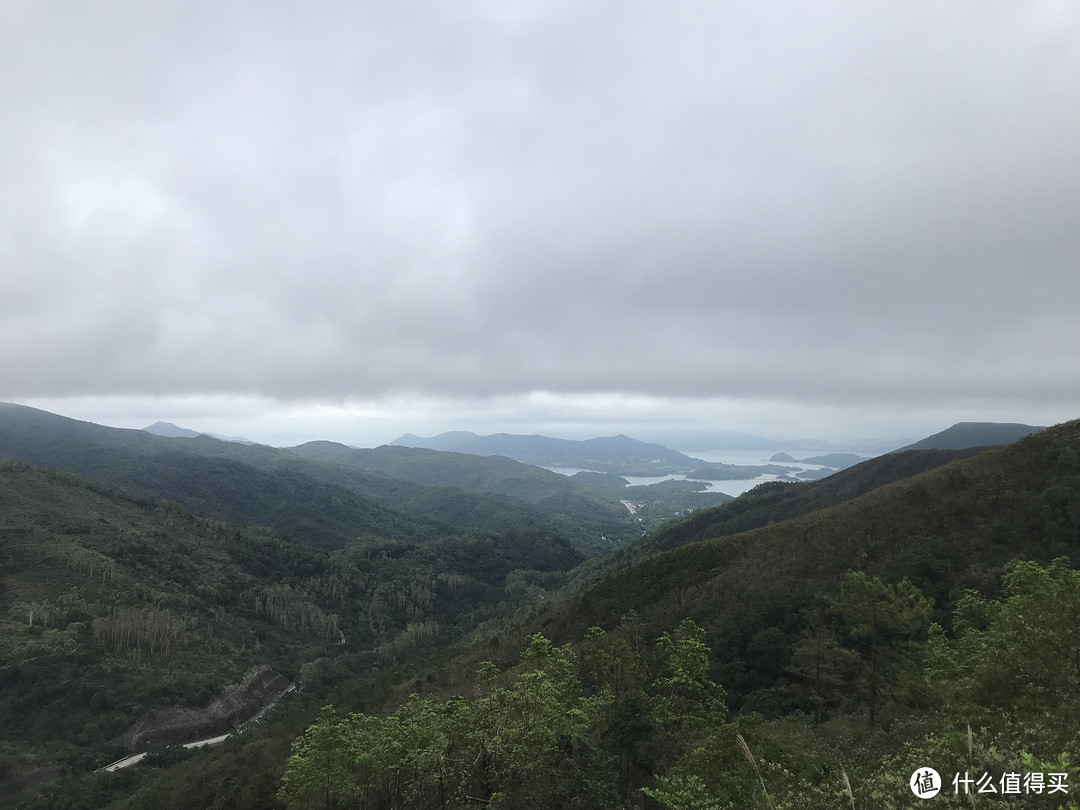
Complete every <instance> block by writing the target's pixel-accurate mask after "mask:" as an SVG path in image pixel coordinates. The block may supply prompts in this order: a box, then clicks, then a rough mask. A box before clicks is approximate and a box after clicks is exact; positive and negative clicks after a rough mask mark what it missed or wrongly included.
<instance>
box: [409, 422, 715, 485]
mask: <svg viewBox="0 0 1080 810" xmlns="http://www.w3.org/2000/svg"><path fill="white" fill-rule="evenodd" d="M391 444H392V445H404V446H406V447H419V448H426V449H431V450H449V451H453V452H456V453H472V454H475V455H481V456H506V457H507V458H512V459H515V460H516V461H522V462H525V463H527V464H535V465H537V466H540V467H579V468H582V469H586V470H596V471H599V472H614V473H617V474H619V475H635V474H636V475H666V474H668V473H674V474H679V473H687V472H690V471H691V470H693V469H694V467H695V466H700V465H701V463H702V462H701V460H700V459H695V458H691V457H690V456H686V455H683V454H682V453H680V452H679V451H677V450H672V449H671V448H670V447H664V446H663V445H661V444H653V443H649V442H641V441H638V440H637V439H632V438H630V437H629V436H623V435H621V434H620V435H618V436H602V437H598V438H594V439H585V440H584V441H576V440H572V439H555V438H551V437H549V436H535V435H529V436H525V435H519V434H512V433H495V434H492V435H490V436H478V435H476V434H475V433H468V432H465V431H454V432H451V433H444V434H440V435H439V436H434V437H432V438H423V437H420V436H414V435H412V434H406V435H405V436H402V437H400V438H398V439H395V440H394V441H393V442H391Z"/></svg>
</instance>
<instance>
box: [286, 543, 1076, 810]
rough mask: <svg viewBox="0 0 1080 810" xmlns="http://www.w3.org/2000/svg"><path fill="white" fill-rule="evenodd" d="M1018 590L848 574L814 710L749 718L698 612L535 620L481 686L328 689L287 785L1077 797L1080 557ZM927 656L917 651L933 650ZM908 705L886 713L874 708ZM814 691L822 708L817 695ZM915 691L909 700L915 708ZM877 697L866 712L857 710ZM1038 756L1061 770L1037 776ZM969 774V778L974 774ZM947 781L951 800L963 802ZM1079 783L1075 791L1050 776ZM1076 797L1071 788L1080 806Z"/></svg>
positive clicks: (819, 631)
mask: <svg viewBox="0 0 1080 810" xmlns="http://www.w3.org/2000/svg"><path fill="white" fill-rule="evenodd" d="M1003 591H1004V595H1003V598H1002V599H1000V600H985V599H983V598H981V597H979V596H978V595H976V594H974V593H968V594H965V596H964V597H963V598H962V599H961V601H960V603H959V604H958V606H957V608H956V610H955V613H954V615H953V616H952V624H953V627H954V635H955V640H950V639H948V638H947V637H946V635H945V632H944V630H943V629H942V628H941V626H940V625H937V624H934V625H930V627H929V640H928V641H927V640H925V638H926V632H927V621H928V617H929V614H930V612H931V603H930V600H928V599H927V598H926V597H925V596H923V595H922V594H921V593H919V591H918V589H917V588H915V587H914V586H913V585H912V584H911V583H910V582H908V581H906V580H904V581H902V582H900V583H898V584H896V585H888V584H886V583H884V582H882V581H881V580H879V579H877V578H874V577H869V576H867V575H866V574H863V573H861V572H849V573H848V574H847V575H846V576H845V577H844V579H843V582H842V583H841V585H840V587H839V588H838V589H837V591H836V592H835V593H832V594H827V595H825V598H824V599H823V605H824V606H825V610H824V613H823V616H822V618H821V619H820V620H819V621H818V622H817V623H815V624H812V625H810V626H809V627H807V628H806V629H805V631H804V633H803V634H802V637H801V638H800V640H799V642H798V644H797V645H796V646H795V648H794V650H793V655H792V658H791V660H790V662H789V664H788V670H789V674H790V676H791V682H790V685H789V687H788V688H789V690H790V692H791V693H792V695H793V696H795V697H796V698H797V699H799V700H801V701H802V702H803V703H804V705H805V706H806V709H807V710H806V711H804V712H800V713H789V714H788V715H787V716H786V717H784V718H783V719H777V720H769V719H766V718H764V717H762V716H761V715H758V714H748V713H743V714H741V715H739V716H735V717H732V716H730V715H729V713H728V711H727V707H726V705H725V692H724V689H723V687H722V686H721V685H720V684H719V683H717V681H716V680H715V679H714V675H713V667H712V666H711V663H710V658H711V657H712V656H711V651H710V650H709V648H708V647H707V645H706V644H705V631H704V630H703V629H702V628H701V627H699V626H698V625H697V624H696V623H694V622H693V621H691V620H689V619H686V620H683V621H682V622H680V623H679V625H678V626H677V627H676V628H675V629H674V630H673V631H672V632H665V633H663V634H662V635H661V636H660V637H659V639H657V640H656V641H655V645H650V644H648V643H646V642H647V639H646V638H645V637H644V634H643V632H642V627H641V624H640V621H639V620H638V619H637V616H636V614H629V615H627V616H625V617H624V618H623V620H622V621H621V622H620V624H619V625H618V627H616V628H614V629H613V631H612V632H610V633H606V632H605V631H604V630H603V629H602V628H599V627H592V628H589V629H588V630H587V631H586V632H585V634H584V636H583V638H582V639H581V640H579V642H578V643H577V644H576V645H574V646H571V645H566V646H564V647H561V648H555V647H553V645H552V644H551V642H550V641H549V640H548V639H547V638H545V637H544V636H542V635H540V634H535V635H533V636H532V637H531V638H529V639H528V641H527V644H526V646H525V648H524V651H523V654H522V659H521V663H520V664H519V665H518V666H517V667H515V668H514V670H513V671H512V672H510V673H507V674H505V675H500V673H499V671H498V669H497V667H495V665H494V664H492V663H491V662H485V663H483V664H481V665H480V666H479V668H478V670H477V676H476V684H475V688H474V690H473V693H472V695H471V699H465V698H462V697H453V698H449V699H443V700H440V699H437V698H434V697H427V698H421V697H419V696H417V695H415V694H414V695H413V696H412V697H411V698H410V699H409V700H407V701H406V702H405V703H403V704H402V705H400V706H399V707H398V708H397V709H396V710H395V711H393V712H392V713H391V714H389V715H387V716H385V717H378V716H372V715H366V714H362V713H351V714H348V715H342V714H339V713H338V712H336V711H335V710H334V709H333V707H331V706H327V707H325V708H324V709H323V711H322V713H321V714H320V716H319V718H318V719H317V720H316V722H315V723H314V724H313V725H311V726H310V727H309V728H308V729H307V730H306V731H305V732H304V733H303V734H302V735H301V736H300V737H298V739H297V740H296V742H295V743H294V745H293V754H292V757H291V758H290V760H289V763H288V767H287V769H286V770H285V773H284V776H283V779H282V787H281V790H280V792H279V798H280V800H281V801H282V802H283V803H284V804H285V805H286V806H287V807H295V808H310V807H326V808H338V807H341V808H346V807H363V808H391V807H393V808H417V809H418V810H419V809H420V808H465V807H475V806H476V804H477V803H480V804H484V805H486V806H488V807H492V808H516V807H530V808H538V809H539V808H551V809H552V810H555V809H556V808H566V807H582V808H585V807H589V808H613V809H614V808H619V807H642V806H646V805H648V806H652V807H664V808H672V810H683V809H684V808H717V809H719V808H746V807H770V808H793V809H794V808H807V810H811V809H812V808H831V807H838V806H845V805H848V803H849V802H850V805H848V806H851V807H890V808H899V807H907V806H910V804H911V799H912V793H911V791H910V789H909V784H908V782H909V777H910V775H911V774H912V773H914V772H916V771H917V770H918V769H919V768H923V767H927V766H930V765H932V766H934V767H935V768H936V769H938V770H940V771H941V772H943V773H945V774H946V779H947V780H948V779H949V778H950V777H949V776H948V775H949V774H953V773H955V774H961V773H967V774H971V776H970V778H971V779H972V780H973V782H977V780H981V779H982V778H983V774H992V775H993V782H994V783H995V784H996V786H997V787H996V789H997V791H998V793H999V794H1001V793H1003V792H1004V790H1005V789H1006V787H1007V785H1006V784H1005V783H1004V782H1002V781H1001V780H1002V779H1003V778H1004V776H1005V774H1015V775H1016V782H1015V791H1014V793H1015V795H994V794H990V795H986V794H984V795H980V796H978V801H979V804H980V805H981V806H989V807H994V806H1017V804H1016V800H1017V799H1019V798H1020V797H1021V796H1022V799H1023V806H1024V807H1030V808H1037V807H1047V808H1053V807H1063V806H1065V804H1066V803H1067V802H1068V800H1069V794H1068V786H1069V784H1070V781H1071V784H1072V787H1073V789H1074V790H1075V787H1076V784H1077V781H1076V780H1077V778H1078V777H1080V768H1075V767H1073V766H1072V764H1071V763H1074V762H1076V758H1077V756H1080V739H1078V738H1077V736H1076V734H1075V728H1076V725H1075V723H1076V721H1077V719H1080V715H1078V711H1080V670H1078V669H1077V661H1076V652H1075V651H1076V650H1077V649H1078V648H1080V623H1077V622H1076V621H1075V620H1074V621H1072V622H1070V623H1069V624H1067V625H1065V626H1062V625H1061V624H1059V620H1060V618H1061V616H1062V614H1065V615H1070V616H1073V617H1076V616H1080V572H1077V571H1075V570H1073V569H1072V568H1070V566H1069V565H1068V564H1067V562H1066V561H1065V560H1057V561H1055V562H1053V563H1052V564H1051V565H1049V566H1042V565H1040V564H1038V563H1033V562H1017V563H1014V564H1011V565H1009V566H1008V567H1007V569H1006V573H1005V577H1004V588H1003ZM920 662H921V666H920ZM884 704H887V705H889V707H890V709H891V710H892V711H893V712H894V713H895V714H896V715H897V717H896V719H894V721H893V722H892V723H891V724H890V727H889V729H888V731H887V732H884V733H879V732H876V730H875V713H876V711H877V709H878V708H879V706H881V705H884ZM811 707H812V708H811ZM900 710H903V711H904V714H905V717H904V718H903V719H900V718H899V712H900ZM863 717H868V719H869V723H868V727H867V728H865V729H860V728H858V726H857V725H856V723H857V722H858V720H860V719H861V718H863ZM1033 772H1035V773H1038V774H1041V775H1042V776H1043V778H1044V783H1045V784H1044V790H1043V791H1042V792H1040V793H1037V794H1036V793H1033V792H1030V791H1028V790H1025V789H1024V787H1023V782H1022V781H1021V780H1022V778H1023V776H1026V775H1027V774H1030V773H1033ZM965 778H968V777H965ZM967 784H968V785H969V788H968V790H969V791H970V792H969V793H967V794H966V795H965V793H964V786H963V784H960V783H958V784H957V787H956V788H954V789H953V790H954V792H953V793H952V795H949V790H948V787H949V785H946V786H945V787H946V790H945V795H944V796H942V798H941V799H940V800H939V806H952V807H968V806H970V803H971V802H973V801H974V798H975V796H974V794H975V793H976V791H977V790H978V784H973V783H971V782H969V783H967ZM1053 785H1062V786H1064V787H1065V790H1064V791H1062V790H1053V789H1052V786H1053ZM1070 806H1071V807H1075V806H1076V805H1075V804H1073V805H1070Z"/></svg>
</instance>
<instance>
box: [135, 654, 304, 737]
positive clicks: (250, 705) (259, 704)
mask: <svg viewBox="0 0 1080 810" xmlns="http://www.w3.org/2000/svg"><path fill="white" fill-rule="evenodd" d="M291 686H292V684H291V683H289V681H287V680H286V679H285V678H284V677H282V676H281V675H279V674H278V673H277V672H275V671H274V670H272V669H270V667H268V666H265V665H264V666H260V667H256V668H255V669H252V670H251V671H250V672H248V673H247V674H246V675H245V676H244V678H243V680H241V681H240V682H239V683H235V684H230V685H229V686H226V687H225V688H224V689H223V690H222V693H221V695H220V696H218V697H216V698H214V699H213V700H212V701H210V703H209V704H208V705H207V706H206V707H204V708H202V709H185V708H181V707H179V706H174V707H171V708H167V709H154V710H153V711H151V712H148V713H147V714H145V715H143V716H142V717H140V718H139V720H138V721H136V722H135V724H134V725H132V726H131V727H130V728H129V729H128V730H127V731H125V732H124V733H123V734H122V735H121V736H120V740H121V742H122V743H123V744H124V745H126V746H127V747H128V748H129V749H130V750H132V751H141V750H146V749H148V748H153V747H154V746H157V745H177V744H182V743H188V742H192V741H194V740H198V739H200V738H203V737H213V736H216V735H218V734H225V733H227V732H230V731H232V730H233V729H234V728H236V727H237V726H239V725H240V724H241V723H243V722H245V721H246V720H247V719H248V718H250V717H252V716H253V715H255V714H257V713H258V712H259V711H260V710H261V709H262V708H263V707H264V706H266V705H267V704H270V703H273V702H274V701H275V700H277V699H278V698H279V697H281V695H283V694H284V693H285V692H286V691H287V690H288V689H289V688H290V687H291Z"/></svg>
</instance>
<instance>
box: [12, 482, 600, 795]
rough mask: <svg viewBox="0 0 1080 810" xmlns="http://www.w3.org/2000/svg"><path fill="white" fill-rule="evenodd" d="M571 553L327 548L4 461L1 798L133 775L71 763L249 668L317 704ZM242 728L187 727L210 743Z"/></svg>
mask: <svg viewBox="0 0 1080 810" xmlns="http://www.w3.org/2000/svg"><path fill="white" fill-rule="evenodd" d="M581 560H582V556H581V554H580V553H579V552H577V551H575V550H574V549H573V548H572V547H571V546H570V545H569V544H567V543H566V541H564V540H561V539H559V538H556V537H554V536H552V535H550V534H547V533H545V532H543V531H542V530H539V529H513V530H509V531H507V532H503V533H501V534H496V533H483V532H473V533H470V534H468V535H459V536H454V537H439V538H435V539H432V540H429V541H427V542H425V543H422V544H416V543H410V542H405V541H402V540H395V539H392V538H379V537H375V536H365V537H361V538H359V539H355V540H353V541H351V542H350V543H348V544H346V545H344V546H343V547H342V548H340V549H338V550H336V551H335V552H333V553H328V552H326V551H322V550H319V549H316V548H314V547H312V546H311V545H308V544H304V543H299V542H296V541H292V540H290V539H288V538H287V537H284V536H281V535H278V534H276V533H274V532H273V531H271V530H269V529H263V528H258V527H250V528H245V529H238V528H235V527H233V526H230V525H228V524H226V523H223V522H221V521H217V520H214V519H209V518H204V517H200V516H197V515H195V514H193V513H191V512H189V511H188V510H187V509H186V508H184V507H182V506H179V505H177V504H175V503H172V502H168V501H163V500H159V499H156V498H152V497H148V496H145V495H140V494H134V493H130V492H127V491H124V490H121V489H119V488H117V487H115V486H113V485H110V484H103V483H99V482H92V481H87V480H84V479H80V478H77V477H75V476H72V475H71V474H68V473H63V472H56V471H46V470H40V469H35V468H32V467H27V466H25V465H22V464H19V463H13V462H6V463H4V464H3V465H2V466H0V806H5V805H6V804H7V803H9V802H14V801H15V797H17V796H23V797H29V796H32V795H35V794H36V793H39V792H41V793H43V795H45V796H53V797H54V799H55V800H56V801H59V798H57V797H61V796H64V795H65V794H68V793H70V794H72V795H83V793H84V791H86V790H93V789H97V788H100V787H101V786H102V785H105V786H108V785H110V784H111V785H113V787H114V788H115V787H117V785H120V786H122V785H123V784H125V782H124V781H123V780H125V779H126V780H128V781H130V780H131V779H133V778H137V777H133V776H131V775H129V774H126V773H125V774H123V775H122V776H121V777H116V778H113V777H93V778H91V777H90V771H92V770H93V769H94V768H96V767H100V766H101V765H104V764H106V763H108V762H109V761H111V760H114V759H116V758H118V757H120V756H122V755H123V754H125V753H130V752H131V747H132V745H133V743H132V742H130V740H132V739H136V738H138V735H136V737H131V734H133V733H134V732H132V731H131V729H132V728H133V726H135V725H136V724H138V723H140V722H143V723H144V724H145V723H147V722H150V720H148V719H147V718H148V716H150V713H151V712H158V713H160V712H162V711H165V710H168V711H171V712H173V713H177V712H179V711H180V710H183V711H185V712H187V713H188V714H192V713H194V714H198V713H199V712H200V711H203V710H204V709H205V708H206V707H207V706H208V705H211V703H212V701H213V700H214V699H215V698H219V697H221V696H222V694H223V691H222V690H223V689H224V688H225V687H226V686H227V685H229V684H236V683H239V682H241V681H243V680H244V678H245V674H246V673H250V672H251V671H252V669H253V668H258V667H269V668H271V669H272V670H273V671H274V672H276V673H279V674H280V675H281V676H284V679H287V680H289V681H294V682H296V681H298V680H299V679H301V678H303V679H304V680H305V682H306V683H307V687H308V689H307V692H308V694H316V693H317V692H318V690H319V689H320V688H321V687H320V684H323V683H327V682H331V681H334V680H340V679H342V678H343V677H346V675H347V673H363V672H370V671H372V669H373V668H375V669H377V668H381V667H384V666H388V665H392V664H393V663H394V662H396V661H398V660H401V659H405V658H409V657H411V656H415V655H416V654H419V653H422V652H424V651H429V650H433V649H438V648H440V647H442V646H445V645H446V644H448V643H451V642H453V641H456V640H458V639H460V638H462V637H463V636H464V635H465V634H467V633H469V632H471V631H473V630H475V629H476V628H477V627H478V626H481V625H483V624H485V623H491V622H500V621H507V620H509V619H511V618H512V617H513V616H514V615H515V614H516V613H517V612H518V611H522V610H529V609H530V605H535V604H538V603H541V602H542V600H543V599H544V596H545V594H546V593H547V592H548V591H549V590H550V589H552V588H555V587H558V586H559V585H560V584H561V582H562V578H563V576H564V574H565V572H566V571H567V570H568V569H570V568H572V567H573V566H574V565H576V564H578V563H580V562H581ZM255 708H257V705H256V706H255ZM249 713H250V712H249ZM241 719H244V717H240V716H235V717H232V716H230V717H217V718H216V719H213V718H211V719H209V720H207V722H205V723H202V724H201V725H200V724H199V723H195V725H194V726H192V729H194V730H199V729H201V732H202V733H203V734H204V736H210V735H211V734H212V733H220V732H221V731H222V730H228V728H230V727H231V726H232V725H233V724H234V723H235V722H238V721H239V720H241ZM162 733H165V732H162ZM178 741H182V742H187V741H190V740H189V739H180V740H178ZM136 750H137V749H136ZM103 780H104V781H103ZM110 780H112V781H110ZM95 785H96V786H97V788H95ZM102 789H104V788H102ZM50 801H52V800H50ZM43 806H45V805H43ZM47 806H75V805H68V804H65V803H63V802H61V803H60V804H59V805H53V804H48V805H47ZM88 806H100V805H95V804H93V803H91V804H90V805H88Z"/></svg>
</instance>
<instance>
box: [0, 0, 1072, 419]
mask: <svg viewBox="0 0 1080 810" xmlns="http://www.w3.org/2000/svg"><path fill="white" fill-rule="evenodd" d="M509 6H512V7H509ZM0 15H2V17H3V24H2V25H0V105H2V108H3V110H4V122H5V123H4V125H3V127H2V128H0V180H2V182H0V287H2V294H0V372H2V374H0V376H2V378H3V381H2V382H0V395H2V396H3V397H5V398H8V399H17V400H22V399H26V398H32V397H38V398H42V397H53V398H56V397H83V396H90V397H93V396H99V397H100V396H110V395H131V396H142V397H160V396H185V395H212V396H213V395H218V396H249V397H266V398H270V399H277V400H298V401H313V400H319V399H322V398H329V399H331V400H334V401H341V400H347V399H350V398H351V399H353V400H365V399H371V398H380V397H383V398H385V397H391V396H393V395H395V394H398V393H412V394H415V395H423V396H430V397H444V396H446V397H456V398H460V399H461V400H462V401H466V400H469V399H470V398H479V401H482V400H483V399H484V398H486V397H493V396H501V395H507V396H525V395H527V394H528V393H529V392H537V391H547V392H553V393H555V394H560V393H561V394H563V395H565V396H567V397H572V395H578V394H589V393H598V392H622V393H624V394H626V395H642V396H646V397H675V398H681V399H682V400H693V399H695V398H702V401H705V400H707V399H708V398H716V397H721V398H735V399H739V398H742V399H744V400H746V401H748V402H749V401H757V400H759V399H761V398H765V399H773V400H786V401H798V400H805V401H807V402H823V403H828V404H829V405H830V407H860V406H862V405H867V404H873V403H876V404H879V405H880V404H881V403H893V404H897V405H900V406H903V405H904V403H907V404H908V406H910V407H916V406H917V407H924V408H925V407H929V406H930V404H931V403H934V402H938V401H946V400H948V401H960V400H964V401H969V402H976V403H978V402H982V403H984V404H986V403H990V402H998V403H1000V402H1009V403H1023V402H1028V403H1030V404H1031V407H1032V408H1035V409H1037V408H1038V407H1043V406H1046V405H1047V404H1050V405H1051V406H1053V407H1057V408H1060V407H1064V406H1065V405H1070V406H1071V403H1074V402H1076V401H1077V398H1078V395H1080V352H1078V351H1077V347H1078V343H1080V340H1078V338H1080V327H1078V325H1077V320H1076V318H1075V314H1074V313H1075V309H1076V305H1077V302H1078V301H1080V273H1077V272H1076V269H1077V267H1078V265H1080V261H1078V260H1080V236H1078V231H1077V228H1076V223H1077V222H1080V103H1078V101H1080V97H1078V91H1077V88H1078V87H1080V56H1078V52H1077V51H1076V49H1075V47H1074V44H1075V42H1076V41H1077V36H1078V35H1080V12H1078V11H1077V10H1076V7H1075V6H1074V5H1073V4H1070V3H1065V2H1050V1H1047V2H1031V3H1025V4H1009V5H1002V6H991V7H987V6H986V5H985V4H979V3H975V2H967V3H958V4H952V5H949V6H946V7H942V6H941V5H940V4H935V3H930V2H925V3H922V2H920V3H914V4H894V5H883V4H865V3H855V2H830V3H826V4H814V5H812V6H808V5H807V4H801V3H793V2H787V3H771V2H765V3H758V2H755V3H739V4H714V3H704V2H702V3H684V4H678V5H677V6H675V7H672V6H670V5H669V6H661V5H654V4H644V3H640V4H639V3H613V2H595V3H584V4H583V3H525V4H502V3H496V2H473V3H454V4H437V3H416V4H407V5H402V4H396V5H390V6H387V5H386V4H377V3H358V4H347V5H342V4H334V3H314V4H295V3H284V2H279V3H228V2H226V3H220V4H171V3H166V4H152V5H135V6H133V5H131V4H122V3H118V2H116V3H110V2H103V3H95V4H93V5H92V6H90V5H87V4H80V3H75V2H66V3H65V2H58V3H48V4H35V3H18V2H14V3H5V4H4V5H3V6H0ZM1035 418H1037V417H1033V419H1035Z"/></svg>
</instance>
